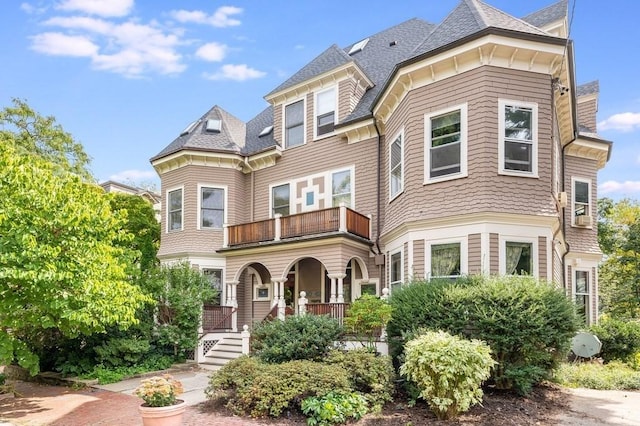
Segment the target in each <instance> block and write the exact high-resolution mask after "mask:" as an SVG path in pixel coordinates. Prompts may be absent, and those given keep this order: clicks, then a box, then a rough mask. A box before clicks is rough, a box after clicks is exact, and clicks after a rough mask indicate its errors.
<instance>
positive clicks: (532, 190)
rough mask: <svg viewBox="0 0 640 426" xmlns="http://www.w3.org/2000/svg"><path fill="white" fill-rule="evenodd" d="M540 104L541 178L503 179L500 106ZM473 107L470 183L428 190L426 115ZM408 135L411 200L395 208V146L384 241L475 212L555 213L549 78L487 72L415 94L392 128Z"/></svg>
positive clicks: (406, 196) (406, 197)
mask: <svg viewBox="0 0 640 426" xmlns="http://www.w3.org/2000/svg"><path fill="white" fill-rule="evenodd" d="M500 98H502V99H509V100H515V101H518V100H521V101H525V102H535V103H537V104H538V175H539V177H538V178H527V177H514V176H503V175H499V174H498V99H500ZM463 103H467V106H468V155H467V158H468V174H469V176H468V177H466V178H461V179H455V180H450V181H445V182H440V183H433V184H428V185H425V184H424V170H425V164H424V161H425V160H424V154H425V152H424V144H425V135H424V130H425V122H424V121H425V120H424V115H425V114H426V113H431V112H438V111H440V110H442V109H445V108H447V107H451V106H455V105H460V104H463ZM402 128H404V136H405V141H404V156H405V157H404V193H403V194H401V195H399V196H398V197H397V198H396V199H394V200H393V201H391V202H389V201H388V200H389V170H388V167H389V166H388V158H389V143H386V144H385V151H384V152H385V153H384V158H385V161H384V162H383V166H384V171H383V176H384V186H383V191H382V193H383V194H384V205H385V207H386V213H385V223H384V227H383V230H382V233H383V234H384V233H387V232H389V231H391V230H393V229H394V228H395V227H397V226H398V225H400V224H402V223H404V222H407V221H413V220H420V219H426V218H439V217H447V216H451V215H459V214H465V213H476V212H504V213H517V214H526V215H549V214H554V213H555V205H554V202H553V199H552V196H551V191H550V188H551V167H550V164H551V83H550V78H549V76H548V75H542V74H536V73H532V72H523V71H517V70H507V69H502V68H496V67H490V66H483V67H480V68H477V69H475V70H472V71H468V72H465V73H462V74H460V75H457V76H455V77H451V78H449V79H446V80H444V81H441V82H437V83H433V84H430V85H427V86H425V87H422V88H419V89H415V90H413V91H411V92H410V93H408V95H407V96H406V97H405V99H404V100H403V101H402V103H401V104H400V106H399V107H398V109H397V110H396V111H395V113H394V114H393V116H392V117H391V119H390V120H389V122H388V123H387V127H386V129H387V130H386V135H387V136H389V137H395V136H394V135H396V134H397V132H398V131H399V130H400V129H402Z"/></svg>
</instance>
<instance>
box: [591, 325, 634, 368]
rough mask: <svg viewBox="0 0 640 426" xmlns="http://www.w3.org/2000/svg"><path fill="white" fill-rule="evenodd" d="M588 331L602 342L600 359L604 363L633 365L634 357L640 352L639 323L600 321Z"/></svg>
mask: <svg viewBox="0 0 640 426" xmlns="http://www.w3.org/2000/svg"><path fill="white" fill-rule="evenodd" d="M589 331H590V332H591V333H593V334H595V335H596V336H598V338H599V339H600V342H602V350H601V351H600V357H601V358H602V359H603V360H604V362H611V361H616V360H617V361H622V362H627V363H630V364H635V355H636V354H637V353H638V352H640V322H637V321H620V320H616V319H602V320H601V321H600V324H598V325H593V326H591V328H590V329H589Z"/></svg>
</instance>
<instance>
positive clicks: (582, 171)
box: [565, 155, 600, 253]
mask: <svg viewBox="0 0 640 426" xmlns="http://www.w3.org/2000/svg"><path fill="white" fill-rule="evenodd" d="M597 173H598V165H597V162H596V161H595V160H590V159H587V158H579V157H574V156H571V155H567V156H566V157H565V188H566V190H567V198H568V205H567V208H565V220H566V221H567V227H566V239H567V242H568V243H569V245H570V246H571V251H577V252H585V253H600V246H599V245H598V226H597V224H596V220H597V217H598V206H597V202H596V200H597V199H598V179H597V177H598V176H597ZM572 177H575V178H581V179H591V218H592V221H593V226H592V227H591V229H589V228H584V227H576V226H571V215H572V214H573V206H572V204H573V203H572V200H573V186H572V185H571V178H572Z"/></svg>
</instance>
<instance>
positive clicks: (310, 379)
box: [206, 357, 353, 417]
mask: <svg viewBox="0 0 640 426" xmlns="http://www.w3.org/2000/svg"><path fill="white" fill-rule="evenodd" d="M331 391H335V392H338V393H349V392H352V391H353V389H352V388H351V384H350V383H349V377H348V374H347V372H346V371H345V370H344V369H343V368H342V367H339V366H336V365H326V364H321V363H318V362H313V361H306V360H297V361H290V362H285V363H283V364H266V363H263V362H261V361H259V360H257V359H255V358H251V357H241V358H238V359H237V360H235V361H232V362H230V363H228V364H226V365H225V366H224V367H222V368H221V369H220V370H219V371H217V372H215V373H213V374H212V376H211V379H210V381H209V386H208V387H207V389H206V394H207V397H208V398H209V399H212V400H217V401H221V402H225V403H226V407H227V408H229V409H230V410H231V411H233V412H234V413H235V414H237V415H246V414H250V415H251V416H252V417H266V416H271V417H278V416H280V415H281V414H282V413H283V412H284V411H285V410H287V409H297V410H299V409H300V404H301V403H302V401H303V400H304V399H305V398H308V397H310V396H323V395H326V394H328V393H329V392H331Z"/></svg>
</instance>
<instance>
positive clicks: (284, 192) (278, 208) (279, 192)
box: [272, 184, 289, 216]
mask: <svg viewBox="0 0 640 426" xmlns="http://www.w3.org/2000/svg"><path fill="white" fill-rule="evenodd" d="M272 197H273V201H272V202H273V213H274V214H277V213H279V214H281V215H283V216H288V215H289V185H288V184H286V185H280V186H275V187H274V188H273V189H272Z"/></svg>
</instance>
